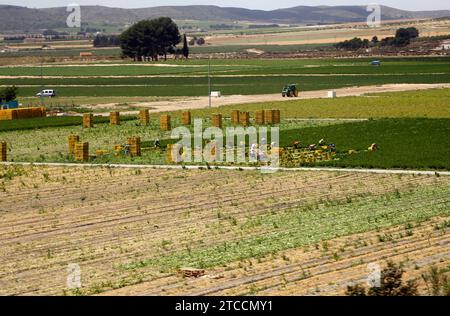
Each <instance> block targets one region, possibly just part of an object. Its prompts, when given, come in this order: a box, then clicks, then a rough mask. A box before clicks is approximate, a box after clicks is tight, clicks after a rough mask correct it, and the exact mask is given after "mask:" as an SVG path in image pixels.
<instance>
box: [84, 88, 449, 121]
mask: <svg viewBox="0 0 450 316" xmlns="http://www.w3.org/2000/svg"><path fill="white" fill-rule="evenodd" d="M436 88H450V83H442V84H441V83H439V84H386V85H379V86H364V87H349V88H340V89H335V91H336V94H337V97H346V96H361V95H364V94H368V93H382V92H401V91H413V90H425V89H436ZM328 91H329V90H317V91H305V92H301V93H300V96H299V98H298V99H317V98H326V97H327V92H328ZM296 99H297V98H296ZM292 100H293V99H292V98H283V97H281V93H276V94H261V95H230V96H222V97H220V98H212V104H211V106H212V107H219V106H224V105H233V104H245V103H257V102H274V101H285V102H289V101H292ZM117 105H118V104H115V103H106V104H98V105H95V106H92V105H85V106H82V107H86V108H93V107H95V108H96V109H101V108H104V109H105V110H106V109H111V108H114V107H115V106H117ZM130 105H132V106H138V107H142V108H149V109H150V112H163V111H177V110H185V109H201V108H207V107H208V97H206V96H205V97H185V98H183V99H181V100H180V98H176V99H174V100H170V101H152V102H140V103H134V104H131V103H130ZM134 113H137V112H135V111H130V112H123V114H134ZM105 115H108V113H105Z"/></svg>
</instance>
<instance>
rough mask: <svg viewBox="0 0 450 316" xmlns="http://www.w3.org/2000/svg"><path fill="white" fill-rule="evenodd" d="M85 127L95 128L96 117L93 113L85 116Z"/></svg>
mask: <svg viewBox="0 0 450 316" xmlns="http://www.w3.org/2000/svg"><path fill="white" fill-rule="evenodd" d="M83 127H84V128H91V127H94V115H93V114H92V113H85V114H83Z"/></svg>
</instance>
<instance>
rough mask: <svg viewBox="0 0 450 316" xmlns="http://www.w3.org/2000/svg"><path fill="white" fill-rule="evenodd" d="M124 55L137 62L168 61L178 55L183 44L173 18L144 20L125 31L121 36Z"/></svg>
mask: <svg viewBox="0 0 450 316" xmlns="http://www.w3.org/2000/svg"><path fill="white" fill-rule="evenodd" d="M119 39H120V46H121V48H122V55H123V56H125V57H130V58H133V60H135V61H143V60H158V59H159V56H164V59H165V60H166V59H167V55H168V54H176V53H177V47H176V46H177V45H178V44H179V43H180V42H181V35H180V31H179V30H178V26H177V25H176V24H175V22H173V21H172V19H171V18H168V17H161V18H157V19H153V20H142V21H140V22H138V23H136V24H134V25H132V26H131V27H130V28H128V29H127V30H125V31H124V32H123V33H122V34H121V35H120V36H119Z"/></svg>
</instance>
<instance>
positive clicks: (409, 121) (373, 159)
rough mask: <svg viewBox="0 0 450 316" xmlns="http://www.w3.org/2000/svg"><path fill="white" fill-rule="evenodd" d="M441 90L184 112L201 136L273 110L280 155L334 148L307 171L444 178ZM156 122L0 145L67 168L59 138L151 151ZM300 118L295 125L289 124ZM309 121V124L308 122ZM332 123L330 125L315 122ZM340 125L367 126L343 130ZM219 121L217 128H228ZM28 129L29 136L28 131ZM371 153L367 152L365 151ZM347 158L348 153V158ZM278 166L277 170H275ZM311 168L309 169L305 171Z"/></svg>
mask: <svg viewBox="0 0 450 316" xmlns="http://www.w3.org/2000/svg"><path fill="white" fill-rule="evenodd" d="M449 91H450V90H448V89H436V90H428V91H416V92H408V93H406V92H403V93H388V94H379V95H373V96H365V97H348V98H338V99H324V100H296V101H291V102H280V103H270V102H269V103H260V104H246V105H234V106H225V107H221V108H216V109H202V110H194V111H192V115H193V117H199V118H204V119H205V124H204V128H206V127H208V126H210V124H211V123H210V116H211V114H212V113H222V114H223V115H224V117H229V115H230V111H231V110H232V109H239V110H241V111H242V110H246V111H250V112H252V117H254V116H253V115H254V114H253V111H255V110H260V109H264V108H265V109H268V108H279V109H280V110H281V116H282V118H283V120H282V123H281V124H280V125H279V127H280V130H281V133H280V142H281V146H282V147H286V146H290V145H292V143H293V142H294V141H300V142H301V143H302V144H303V145H308V144H313V143H317V142H318V140H319V139H322V138H325V139H326V140H327V141H328V142H329V143H335V144H336V147H337V158H339V159H338V160H331V161H327V162H317V163H315V165H324V166H338V167H367V168H407V169H418V168H419V169H447V170H450V164H449V160H448V157H449V156H450V138H449V137H448V133H449V129H450V113H449V111H448V106H449V100H450V97H449V96H450V95H449ZM170 114H171V115H172V117H173V126H180V112H171V113H170ZM157 117H158V114H157V115H153V114H152V115H151V124H150V125H149V126H141V125H139V124H138V122H137V120H136V118H135V117H133V116H130V117H124V122H123V124H122V125H121V126H109V124H107V123H103V122H105V121H107V118H96V127H95V128H93V129H83V128H81V126H80V125H81V118H80V117H57V118H45V119H29V120H21V121H9V122H6V121H5V122H1V123H0V139H1V140H3V141H7V142H8V143H9V148H10V159H11V160H14V161H58V162H65V161H66V162H67V161H72V158H70V157H68V155H67V137H68V135H70V134H77V135H80V137H81V140H82V141H88V142H89V143H90V148H91V152H92V153H93V152H94V151H95V150H97V149H103V150H104V149H106V150H111V148H112V147H113V145H115V144H123V143H125V142H126V138H127V137H129V136H140V137H141V138H142V141H143V142H144V144H146V145H148V146H151V145H152V144H153V141H154V140H155V139H156V138H159V139H162V140H164V142H163V146H164V145H165V144H166V143H167V142H174V141H173V140H169V138H170V132H161V131H160V130H159V122H158V119H157ZM296 118H297V119H298V118H301V119H302V120H295V119H296ZM309 118H314V119H311V120H309ZM323 118H335V119H336V120H331V121H330V120H323ZM340 118H356V119H368V118H373V119H369V120H363V121H356V122H349V121H346V120H341V119H340ZM230 124H231V123H230V121H229V120H225V121H224V127H227V126H230ZM33 126H34V127H35V129H31V128H33ZM372 143H377V144H378V145H379V150H378V151H376V152H368V151H367V148H368V146H369V145H370V144H372ZM350 150H353V151H356V153H354V154H348V152H349V151H350ZM94 162H101V163H109V162H115V163H123V162H125V163H144V164H147V163H149V164H163V163H165V151H164V150H159V149H149V150H147V151H144V152H143V156H142V157H137V158H133V159H130V158H129V157H121V156H119V157H116V156H105V157H102V158H98V159H96V160H95V161H94ZM282 163H283V162H282ZM306 165H308V166H309V165H311V164H306Z"/></svg>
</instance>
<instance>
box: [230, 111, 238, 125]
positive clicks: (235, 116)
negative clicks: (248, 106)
mask: <svg viewBox="0 0 450 316" xmlns="http://www.w3.org/2000/svg"><path fill="white" fill-rule="evenodd" d="M231 122H232V123H233V124H239V111H238V110H233V111H231Z"/></svg>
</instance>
